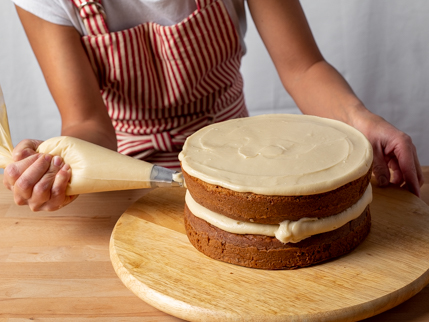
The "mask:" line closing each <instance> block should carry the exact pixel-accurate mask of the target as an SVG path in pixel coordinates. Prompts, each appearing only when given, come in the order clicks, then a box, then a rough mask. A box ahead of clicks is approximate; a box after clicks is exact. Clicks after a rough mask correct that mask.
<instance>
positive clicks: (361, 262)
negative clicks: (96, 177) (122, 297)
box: [110, 186, 429, 322]
mask: <svg viewBox="0 0 429 322" xmlns="http://www.w3.org/2000/svg"><path fill="white" fill-rule="evenodd" d="M373 191H374V200H373V202H372V204H371V214H372V227H371V232H370V234H369V236H368V237H367V238H366V240H365V241H364V242H363V243H362V244H361V245H359V246H358V248H356V249H355V250H354V251H352V252H351V253H350V254H348V255H345V256H342V257H340V258H337V259H335V260H332V261H329V262H326V263H323V264H319V265H315V266H313V267H307V268H301V269H297V270H283V271H267V270H258V269H251V268H245V267H240V266H235V265H232V264H227V263H223V262H219V261H216V260H213V259H211V258H209V257H207V256H205V255H203V254H202V253H200V252H198V251H197V250H196V249H195V248H194V247H193V246H192V245H191V244H190V243H189V241H188V239H187V237H186V234H185V231H184V225H183V207H184V195H185V189H183V188H158V189H155V190H153V191H151V192H150V193H148V194H147V195H145V196H144V197H142V198H141V199H140V200H138V201H137V202H136V203H134V204H133V205H132V206H131V207H130V208H129V209H128V210H127V211H126V212H125V213H124V214H123V215H122V216H121V218H120V219H119V220H118V222H117V224H116V226H115V229H114V231H113V233H112V236H111V241H110V257H111V261H112V264H113V267H114V268H115V271H116V273H117V274H118V276H119V278H120V279H121V281H122V282H123V283H124V284H125V285H126V286H127V287H128V288H129V289H130V290H131V291H132V292H134V293H135V294H136V295H137V296H138V297H139V298H141V299H142V300H143V301H145V302H147V303H148V304H150V305H152V306H154V307H156V308H158V309H159V310H161V311H164V312H166V313H169V314H171V315H173V316H176V317H179V318H182V319H185V320H189V321H264V322H265V321H356V320H361V319H364V318H368V317H371V316H373V315H376V314H379V313H381V312H384V311H386V310H388V309H390V308H392V307H394V306H396V305H398V304H400V303H402V302H404V301H406V300H407V299H409V298H410V297H412V296H413V295H415V294H416V293H418V292H419V291H420V290H422V289H423V288H424V287H425V286H426V285H427V284H428V283H429V207H428V206H427V205H426V204H425V203H424V202H423V201H421V200H420V199H419V198H417V197H415V196H414V195H412V194H411V193H409V192H407V191H404V190H402V189H399V188H383V189H380V188H377V187H375V186H373Z"/></svg>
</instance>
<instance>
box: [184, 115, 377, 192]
mask: <svg viewBox="0 0 429 322" xmlns="http://www.w3.org/2000/svg"><path fill="white" fill-rule="evenodd" d="M179 159H180V161H181V164H182V168H183V170H184V171H186V172H187V173H188V174H190V175H191V176H193V177H196V178H199V179H201V180H203V181H205V182H208V183H210V184H214V185H219V186H222V187H224V188H228V189H231V190H234V191H238V192H254V193H257V194H263V195H285V196H296V195H310V194H317V193H323V192H327V191H331V190H334V189H336V188H338V187H341V186H342V185H344V184H346V183H348V182H350V181H353V180H356V179H358V178H360V177H361V176H363V175H364V174H366V173H367V172H368V170H369V168H370V167H371V164H372V159H373V156H372V147H371V144H370V143H369V141H368V140H367V139H366V138H365V136H364V135H363V134H362V133H360V132H359V131H358V130H356V129H354V128H353V127H351V126H349V125H347V124H345V123H342V122H339V121H335V120H331V119H325V118H320V117H316V116H308V115H290V114H270V115H260V116H254V117H248V118H241V119H234V120H229V121H226V122H221V123H215V124H212V125H209V126H206V127H204V128H202V129H201V130H199V131H197V132H196V133H194V134H193V135H191V136H190V137H188V139H187V140H186V142H185V145H184V146H183V150H182V151H181V153H180V155H179Z"/></svg>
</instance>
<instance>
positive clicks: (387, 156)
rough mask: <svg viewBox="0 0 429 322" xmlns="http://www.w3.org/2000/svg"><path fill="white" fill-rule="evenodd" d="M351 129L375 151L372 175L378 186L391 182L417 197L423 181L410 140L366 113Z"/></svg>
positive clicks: (377, 117)
mask: <svg viewBox="0 0 429 322" xmlns="http://www.w3.org/2000/svg"><path fill="white" fill-rule="evenodd" d="M354 125H355V127H356V128H357V129H358V130H360V131H361V132H362V133H363V134H364V135H365V136H366V137H367V139H368V140H369V141H370V142H371V145H372V147H373V150H374V165H373V173H374V175H375V178H376V179H377V182H378V184H379V185H380V186H387V185H388V184H389V182H390V183H393V184H395V185H400V186H404V188H406V189H407V190H409V191H410V192H412V193H414V194H415V195H417V196H420V187H421V186H422V185H423V183H424V179H423V174H422V169H421V167H420V163H419V160H418V157H417V151H416V148H415V146H414V144H413V142H412V140H411V138H410V137H409V136H408V135H407V134H405V133H403V132H401V131H399V130H398V129H397V128H395V127H394V126H393V125H392V124H390V123H388V122H387V121H385V120H384V119H383V118H382V117H380V116H377V115H375V114H372V113H367V115H366V116H365V117H364V118H361V119H360V120H357V121H356V122H355V124H354Z"/></svg>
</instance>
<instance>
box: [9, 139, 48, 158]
mask: <svg viewBox="0 0 429 322" xmlns="http://www.w3.org/2000/svg"><path fill="white" fill-rule="evenodd" d="M42 142H43V141H40V140H29V139H27V140H22V141H21V142H19V143H18V144H17V145H16V147H15V148H14V149H13V153H12V158H13V160H14V161H21V160H23V159H25V158H28V157H29V156H31V155H34V154H37V152H36V150H37V148H38V147H39V145H40V144H41V143H42Z"/></svg>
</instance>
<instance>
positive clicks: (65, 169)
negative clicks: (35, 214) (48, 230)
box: [38, 164, 77, 211]
mask: <svg viewBox="0 0 429 322" xmlns="http://www.w3.org/2000/svg"><path fill="white" fill-rule="evenodd" d="M70 178H71V169H70V166H69V165H68V164H62V167H61V168H60V169H59V171H58V172H57V173H56V175H55V180H54V181H53V183H52V186H51V189H50V191H49V193H50V198H49V200H47V201H46V202H45V203H44V204H43V205H40V206H39V208H38V210H44V211H54V210H58V209H61V208H62V207H64V206H66V205H68V204H69V203H70V202H72V201H73V200H74V199H76V198H77V196H66V189H67V184H68V183H69V181H70Z"/></svg>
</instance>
